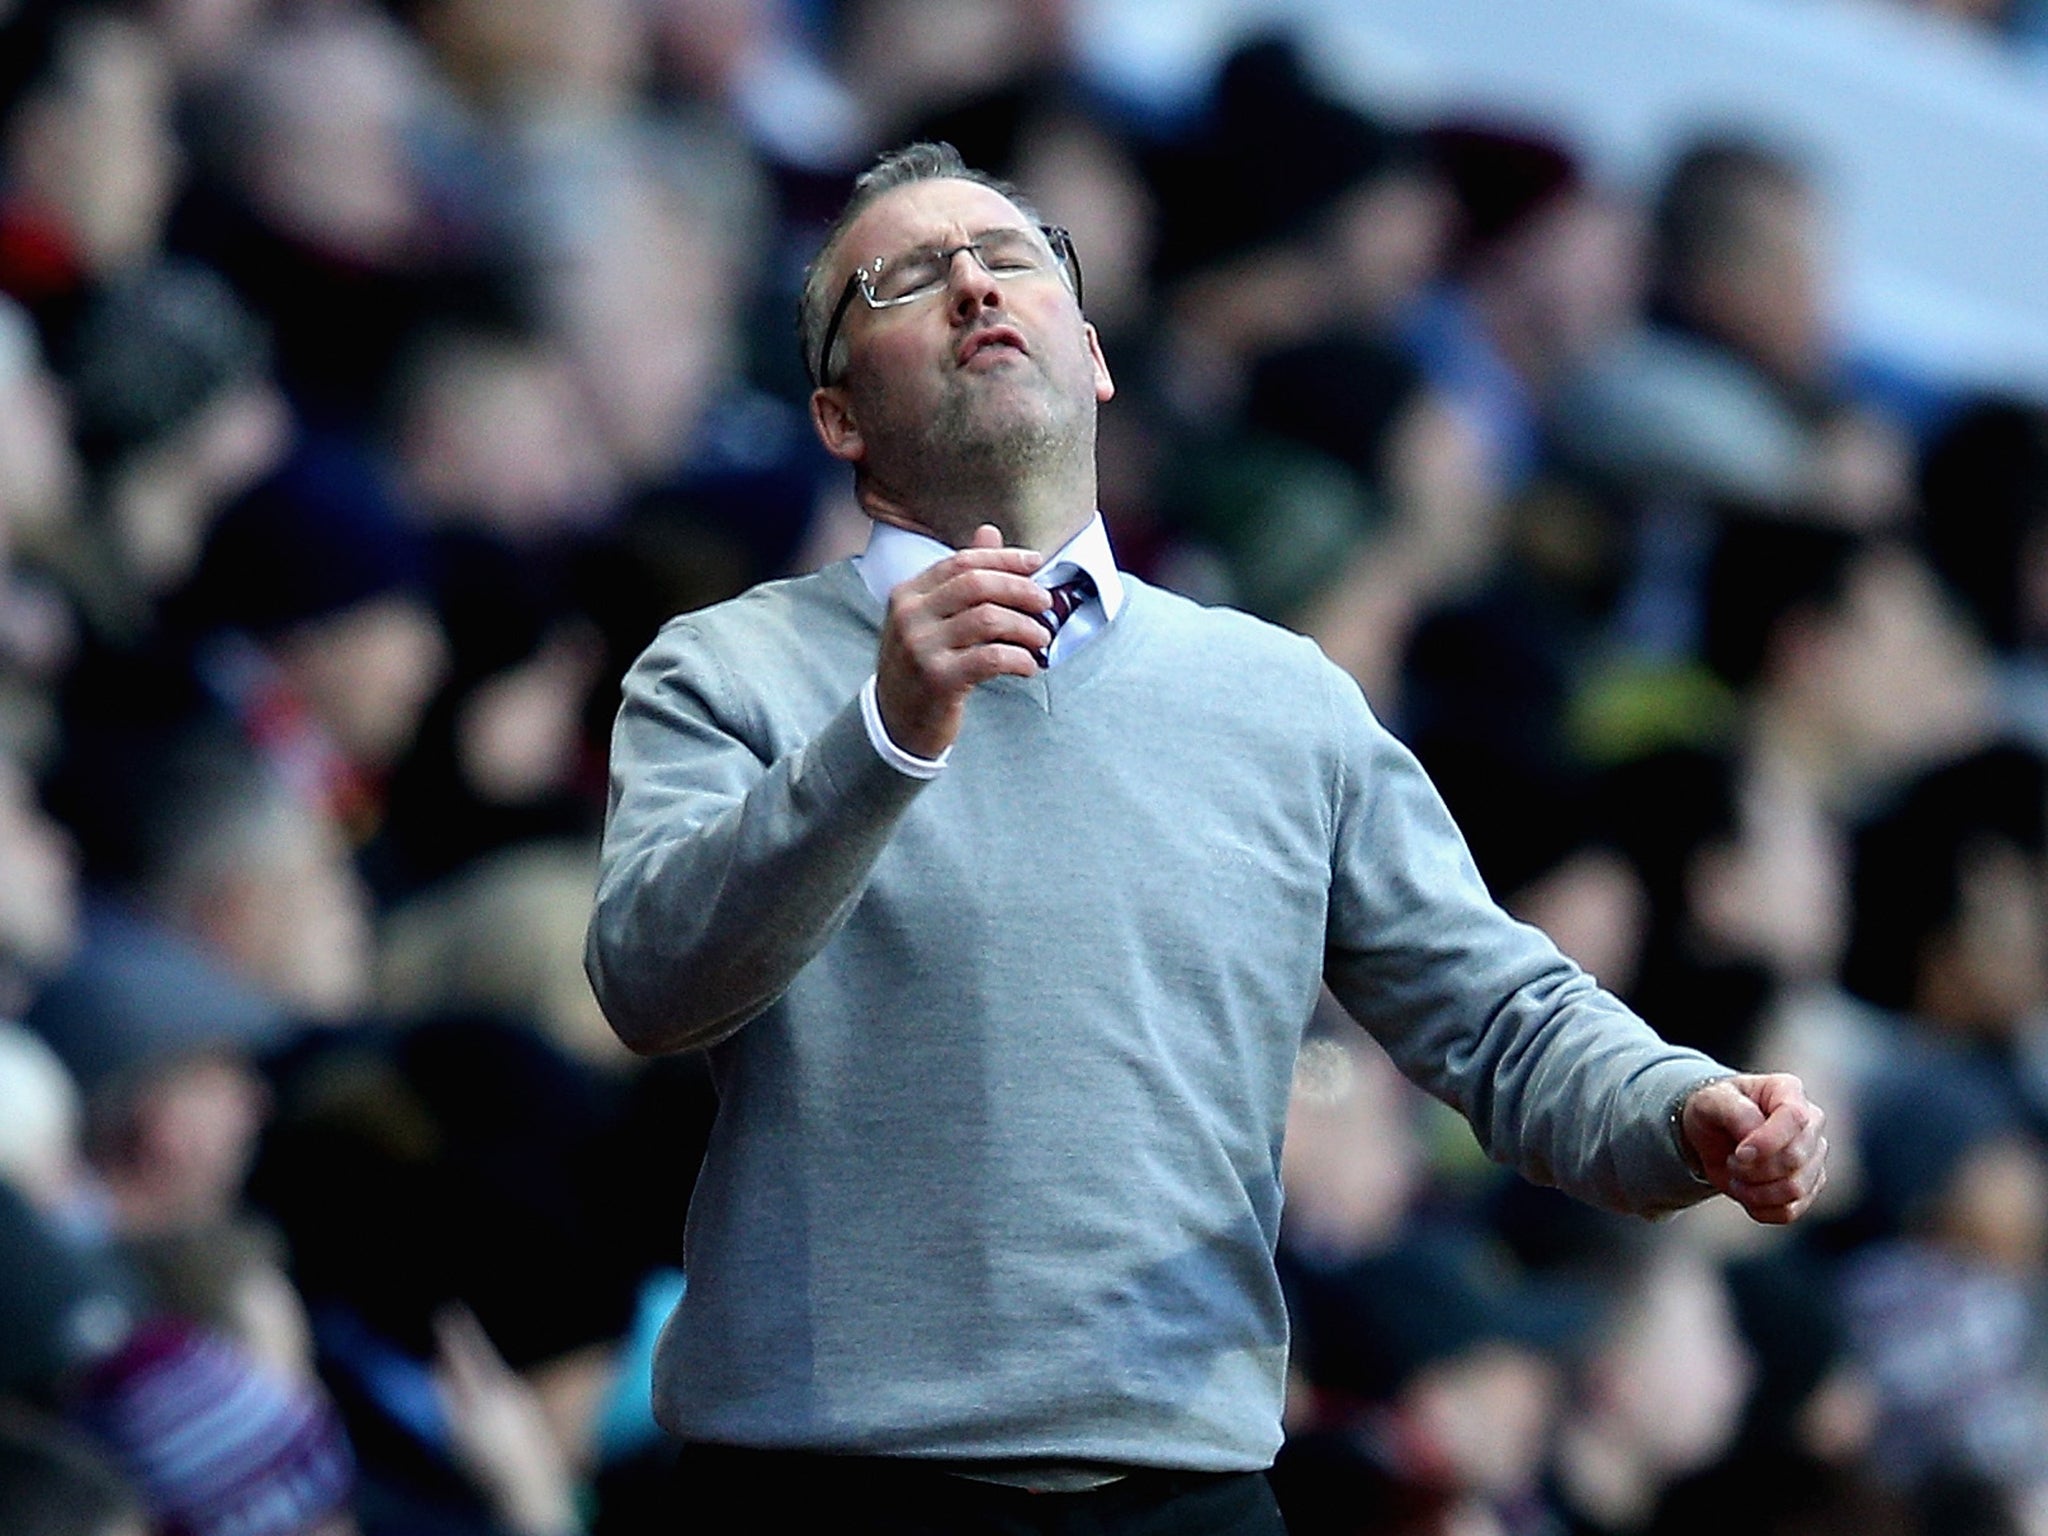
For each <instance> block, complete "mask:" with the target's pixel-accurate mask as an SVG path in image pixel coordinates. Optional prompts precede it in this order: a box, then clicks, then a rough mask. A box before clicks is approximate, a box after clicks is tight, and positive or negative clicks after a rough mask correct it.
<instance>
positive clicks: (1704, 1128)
mask: <svg viewBox="0 0 2048 1536" xmlns="http://www.w3.org/2000/svg"><path fill="white" fill-rule="evenodd" d="M1685 1119H1686V1130H1687V1133H1688V1134H1689V1135H1691V1136H1693V1138H1694V1143H1695V1145H1701V1143H1700V1141H1699V1138H1700V1136H1705V1137H1708V1138H1710V1140H1709V1141H1708V1142H1707V1143H1706V1144H1705V1146H1703V1148H1702V1150H1706V1148H1707V1147H1712V1146H1714V1145H1715V1144H1718V1145H1719V1146H1720V1147H1721V1148H1722V1149H1732V1148H1733V1147H1734V1146H1735V1144H1736V1143H1737V1142H1739V1141H1741V1140H1742V1139H1743V1138H1744V1137H1745V1136H1747V1135H1749V1134H1750V1133H1751V1132H1752V1131H1754V1130H1756V1128H1757V1127H1758V1126H1760V1125H1762V1124H1763V1122H1764V1112H1763V1110H1761V1109H1759V1108H1758V1107H1757V1105H1756V1104H1755V1102H1754V1101H1752V1100H1751V1099H1750V1097H1749V1095H1747V1094H1746V1093H1744V1092H1743V1091H1742V1089H1741V1088H1739V1087H1738V1086H1737V1085H1736V1083H1735V1082H1734V1081H1733V1080H1730V1081H1727V1082H1719V1083H1709V1084H1708V1085H1707V1086H1706V1087H1704V1088H1702V1089H1700V1090H1699V1092H1697V1093H1695V1094H1694V1095H1693V1096H1692V1098H1691V1099H1690V1100H1689V1101H1688V1102H1687V1103H1686V1106H1685Z"/></svg>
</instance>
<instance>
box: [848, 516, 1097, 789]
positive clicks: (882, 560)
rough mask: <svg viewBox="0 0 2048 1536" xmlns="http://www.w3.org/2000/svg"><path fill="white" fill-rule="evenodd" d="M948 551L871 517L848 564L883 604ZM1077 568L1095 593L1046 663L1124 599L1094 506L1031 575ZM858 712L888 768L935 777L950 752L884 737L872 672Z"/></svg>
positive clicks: (1082, 639) (1092, 632) (1068, 651)
mask: <svg viewBox="0 0 2048 1536" xmlns="http://www.w3.org/2000/svg"><path fill="white" fill-rule="evenodd" d="M954 552H955V551H954V550H953V548H952V546H951V545H949V544H946V543H944V542H942V541H941V540H938V539H935V538H932V537H931V536H930V535H929V534H923V533H913V532H912V531H911V530H910V529H908V528H899V527H897V526H896V525H895V524H894V523H876V524H875V525H874V528H873V531H872V532H870V533H869V535H868V547H867V549H866V551H865V552H864V553H862V554H861V555H860V556H859V557H857V558H856V559H855V560H854V568H855V569H856V570H858V571H859V572H860V577H861V580H862V581H864V582H866V583H867V588H868V590H869V591H870V592H872V593H874V594H875V597H876V600H877V601H879V602H882V603H885V604H886V603H887V602H888V601H889V594H890V593H891V592H893V591H895V590H896V588H898V587H900V586H901V585H903V583H904V582H906V581H908V580H910V579H911V577H913V576H917V575H919V574H921V573H923V572H924V571H926V570H928V569H930V568H931V567H932V566H934V565H937V564H938V563H939V562H940V561H941V560H943V559H945V558H946V557H947V556H948V555H950V554H953V553H954ZM1078 571H1085V572H1087V574H1088V577H1089V579H1090V580H1092V581H1093V582H1094V583H1095V595H1094V596H1093V597H1091V598H1090V599H1089V600H1088V601H1087V602H1085V603H1083V604H1082V605H1081V606H1080V607H1079V608H1076V609H1075V610H1074V612H1073V614H1072V615H1071V616H1070V617H1069V618H1068V619H1067V622H1066V623H1065V624H1063V625H1061V626H1060V630H1059V633H1058V634H1056V635H1054V636H1053V641H1052V648H1051V650H1050V651H1049V652H1048V653H1047V665H1048V666H1049V667H1056V666H1058V665H1059V664H1060V662H1061V661H1062V660H1064V659H1065V658H1066V657H1069V656H1071V655H1073V654H1074V652H1076V651H1078V650H1079V649H1081V647H1082V646H1084V645H1086V644H1087V643H1088V642H1089V641H1090V640H1092V639H1094V638H1095V636H1096V635H1098V634H1100V633H1101V632H1102V630H1103V629H1104V628H1106V627H1107V626H1108V625H1109V624H1110V623H1112V622H1113V621H1114V620H1115V618H1116V616H1117V614H1118V613H1119V612H1120V611H1121V610H1122V608H1123V605H1124V583H1123V578H1122V577H1121V576H1119V575H1118V574H1117V569H1116V557H1115V556H1114V555H1113V554H1112V553H1111V552H1110V548H1109V530H1108V529H1107V528H1105V527H1104V526H1103V523H1102V514H1101V513H1100V512H1098V513H1096V514H1095V516H1094V517H1092V518H1090V519H1089V520H1088V526H1087V527H1085V528H1083V529H1082V530H1081V531H1080V532H1079V533H1077V534H1075V535H1074V536H1073V537H1072V538H1071V539H1069V540H1067V542H1066V543H1065V544H1063V545H1061V546H1060V548H1059V549H1058V550H1056V551H1054V553H1053V556H1052V558H1051V559H1049V560H1047V561H1046V562H1045V564H1044V565H1042V566H1040V567H1039V568H1038V570H1037V571H1036V572H1034V573H1033V575H1032V578H1031V579H1032V580H1033V581H1035V582H1037V583H1038V584H1039V585H1040V586H1041V587H1045V588H1047V589H1048V590H1050V589H1051V588H1053V587H1056V586H1058V585H1059V584H1060V583H1061V582H1063V581H1066V580H1068V579H1069V578H1070V577H1072V576H1073V575H1074V574H1075V573H1076V572H1078ZM860 714H861V719H862V720H863V721H864V722H866V724H867V728H868V740H869V741H871V742H873V743H874V747H875V750H876V751H877V752H879V753H880V754H881V756H882V760H883V761H884V762H886V763H888V764H889V765H890V766H891V767H892V768H895V769H897V770H898V771H899V772H902V773H907V774H909V775H910V776H911V777H912V778H918V779H931V778H937V777H938V775H939V771H940V770H941V769H943V768H944V767H945V766H946V759H947V758H948V757H949V756H950V755H951V753H952V748H950V747H948V748H947V749H946V750H945V751H944V752H941V753H940V754H939V755H938V756H937V757H919V756H917V755H916V754H915V753H912V752H906V751H904V750H903V749H902V748H901V747H899V746H897V745H896V743H895V742H893V741H891V740H890V739H889V732H888V731H887V729H885V728H884V726H883V724H882V711H881V706H880V705H878V704H877V703H876V702H875V679H874V677H873V676H872V675H870V676H869V678H868V680H867V682H866V683H865V684H863V685H862V687H861V690H860Z"/></svg>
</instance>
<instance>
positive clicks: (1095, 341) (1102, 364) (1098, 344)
mask: <svg viewBox="0 0 2048 1536" xmlns="http://www.w3.org/2000/svg"><path fill="white" fill-rule="evenodd" d="M1081 333H1082V334H1083V335H1084V336H1086V337H1087V338H1088V356H1089V357H1090V358H1091V359H1093V360H1094V363H1095V403H1096V404H1097V405H1103V404H1107V403H1108V401H1109V400H1110V399H1111V398H1113V397H1114V396H1115V394H1116V380H1114V379H1112V378H1111V377H1110V376H1109V359H1108V358H1106V357H1104V356H1103V355H1102V338H1101V337H1100V336H1098V335H1096V334H1095V325H1094V322H1093V321H1089V320H1083V321H1082V322H1081Z"/></svg>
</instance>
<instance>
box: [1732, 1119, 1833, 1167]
mask: <svg viewBox="0 0 2048 1536" xmlns="http://www.w3.org/2000/svg"><path fill="white" fill-rule="evenodd" d="M1771 1129H1772V1127H1771V1125H1770V1123H1769V1122H1768V1121H1767V1122H1765V1125H1764V1128H1763V1130H1761V1131H1759V1132H1758V1133H1757V1137H1756V1138H1753V1139H1752V1141H1751V1142H1748V1143H1745V1144H1744V1145H1743V1146H1741V1147H1737V1148H1736V1149H1735V1155H1734V1156H1733V1157H1731V1158H1730V1159H1729V1167H1730V1171H1732V1172H1733V1173H1735V1174H1737V1175H1738V1176H1740V1177H1742V1178H1745V1179H1749V1180H1751V1181H1753V1182H1758V1183H1761V1182H1763V1181H1765V1180H1769V1179H1782V1178H1787V1177H1789V1176H1790V1175H1792V1174H1795V1173H1797V1172H1798V1171H1799V1170H1800V1169H1802V1168H1805V1167H1808V1166H1810V1165H1811V1164H1813V1163H1816V1162H1819V1161H1821V1160H1822V1159H1823V1158H1825V1157H1826V1155H1827V1138H1826V1137H1825V1136H1823V1135H1822V1134H1821V1128H1820V1122H1819V1119H1818V1117H1817V1116H1816V1117H1815V1118H1812V1119H1808V1120H1807V1121H1806V1123H1805V1125H1804V1126H1803V1127H1802V1128H1801V1129H1800V1131H1799V1132H1798V1134H1797V1135H1795V1136H1794V1137H1793V1138H1792V1139H1791V1140H1790V1141H1789V1142H1787V1143H1786V1144H1785V1145H1784V1146H1783V1147H1781V1148H1779V1149H1778V1150H1777V1151H1775V1152H1770V1151H1765V1150H1762V1149H1761V1147H1760V1145H1759V1143H1760V1141H1761V1139H1762V1138H1763V1137H1764V1136H1765V1135H1766V1134H1768V1133H1770V1132H1771Z"/></svg>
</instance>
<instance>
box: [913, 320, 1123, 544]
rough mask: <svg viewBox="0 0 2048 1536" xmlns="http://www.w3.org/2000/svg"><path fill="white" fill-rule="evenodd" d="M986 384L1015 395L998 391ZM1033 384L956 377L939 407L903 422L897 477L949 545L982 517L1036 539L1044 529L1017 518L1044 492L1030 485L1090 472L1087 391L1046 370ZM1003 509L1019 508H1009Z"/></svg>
mask: <svg viewBox="0 0 2048 1536" xmlns="http://www.w3.org/2000/svg"><path fill="white" fill-rule="evenodd" d="M1021 361H1022V362H1023V364H1024V366H1029V367H1034V368H1035V367H1036V366H1037V363H1036V360H1035V359H1024V360H1021ZM992 384H993V385H996V386H997V388H1007V389H1008V391H1009V393H1010V394H1011V395H1012V396H1014V397H1015V398H1008V399H1004V398H997V397H996V389H991V388H989V387H988V386H990V385H992ZM1036 386H1037V387H1035V388H1032V389H1029V390H1026V391H1018V390H1016V389H1015V388H1014V387H1013V386H1011V385H1009V384H1008V383H1006V381H994V380H981V379H973V378H958V379H955V380H954V387H952V388H950V389H948V390H947V391H946V393H945V395H944V396H943V397H942V398H941V400H940V401H939V403H938V405H937V407H936V408H935V409H933V410H931V411H929V412H927V413H923V414H921V415H917V416H914V417H913V418H912V419H911V420H910V421H907V422H905V423H904V426H903V430H902V432H901V434H900V436H899V439H898V440H899V442H900V443H901V444H902V447H901V449H900V451H899V454H898V455H897V456H896V457H897V459H898V462H899V464H900V465H901V466H902V467H903V468H902V472H901V473H899V475H898V476H897V479H898V480H899V482H900V483H901V485H902V488H903V489H904V490H905V491H906V492H908V493H910V495H911V496H912V498H913V505H914V507H915V510H916V512H917V514H918V516H919V518H920V520H921V521H923V522H924V523H925V524H926V526H928V527H929V528H930V529H931V530H932V532H934V533H935V534H937V535H938V536H939V537H940V538H942V539H944V540H945V541H946V542H947V543H949V544H952V545H953V546H954V547H956V548H959V547H963V546H964V545H965V544H966V543H967V542H968V540H969V539H970V538H971V537H972V535H973V533H974V530H975V529H976V528H977V527H979V526H980V525H981V524H983V523H987V522H993V523H995V524H996V525H997V526H998V527H1000V528H1001V529H1002V530H1003V533H1004V536H1005V537H1006V538H1008V539H1009V540H1010V541H1011V542H1013V543H1018V544H1024V545H1035V544H1037V543H1039V542H1041V541H1042V540H1043V538H1044V536H1045V533H1046V530H1041V529H1035V528H1032V527H1028V526H1013V524H1017V523H1020V522H1023V521H1027V520H1028V519H1027V518H1026V517H1025V515H1024V514H1025V513H1026V512H1027V510H1028V509H1029V508H1031V507H1033V506H1034V505H1035V504H1037V503H1038V502H1040V501H1041V500H1042V499H1043V498H1042V497H1040V496H1038V495H1035V494H1034V493H1035V492H1037V491H1039V490H1040V489H1041V488H1049V487H1056V486H1057V485H1058V484H1059V482H1060V481H1062V480H1063V479H1066V478H1068V477H1070V476H1072V475H1074V474H1075V473H1076V472H1077V471H1078V472H1081V473H1085V472H1086V471H1087V470H1088V468H1089V466H1090V461H1091V459H1092V457H1093V454H1094V436H1095V434H1094V431H1093V427H1094V416H1093V410H1092V407H1093V405H1094V400H1093V397H1092V396H1090V397H1089V398H1088V399H1087V400H1086V401H1085V402H1083V401H1081V400H1080V399H1078V398H1070V397H1069V396H1068V395H1066V394H1063V393H1061V391H1060V390H1059V389H1058V388H1057V387H1055V385H1054V384H1053V382H1052V381H1051V380H1049V379H1046V378H1045V377H1044V376H1043V375H1040V376H1039V378H1038V379H1037V381H1036ZM1006 508H1014V509H1016V511H1015V512H1014V513H1013V514H1012V515H1008V516H1006V515H1004V513H1003V509H1006Z"/></svg>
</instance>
